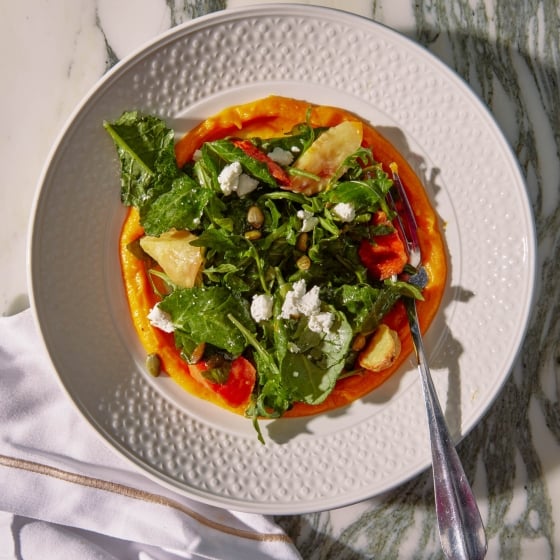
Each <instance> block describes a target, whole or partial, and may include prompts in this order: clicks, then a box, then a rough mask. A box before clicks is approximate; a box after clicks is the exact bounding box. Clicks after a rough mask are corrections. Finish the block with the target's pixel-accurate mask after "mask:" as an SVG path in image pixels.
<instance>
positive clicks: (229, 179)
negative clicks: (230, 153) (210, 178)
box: [218, 161, 242, 196]
mask: <svg viewBox="0 0 560 560" xmlns="http://www.w3.org/2000/svg"><path fill="white" fill-rule="evenodd" d="M241 172H242V168H241V164H240V163H239V162H238V161H234V162H233V163H230V164H229V165H226V166H225V167H224V168H223V169H222V170H221V171H220V174H219V175H218V183H220V189H222V192H223V193H224V194H225V195H226V196H228V195H230V194H231V193H232V192H233V191H235V190H237V185H238V183H239V176H240V175H241Z"/></svg>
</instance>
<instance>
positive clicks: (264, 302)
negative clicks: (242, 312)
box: [251, 294, 272, 323]
mask: <svg viewBox="0 0 560 560" xmlns="http://www.w3.org/2000/svg"><path fill="white" fill-rule="evenodd" d="M251 316H252V317H253V319H254V320H255V321H256V322H257V323H260V322H261V321H266V320H267V319H270V318H271V317H272V297H271V296H269V295H266V294H255V295H254V296H253V300H252V302H251Z"/></svg>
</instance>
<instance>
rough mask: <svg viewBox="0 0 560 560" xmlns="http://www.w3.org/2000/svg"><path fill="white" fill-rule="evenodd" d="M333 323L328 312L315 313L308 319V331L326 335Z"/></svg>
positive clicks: (331, 316)
mask: <svg viewBox="0 0 560 560" xmlns="http://www.w3.org/2000/svg"><path fill="white" fill-rule="evenodd" d="M333 321H334V315H333V314H332V313H331V312H330V311H325V312H323V313H316V314H314V315H311V317H309V323H308V326H309V330H310V331H313V332H316V333H324V334H327V333H328V332H329V331H330V329H331V326H332V324H333Z"/></svg>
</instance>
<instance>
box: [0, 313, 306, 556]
mask: <svg viewBox="0 0 560 560" xmlns="http://www.w3.org/2000/svg"><path fill="white" fill-rule="evenodd" d="M0 511H4V512H8V513H9V514H10V518H9V521H6V514H3V516H2V518H1V519H0V548H2V551H1V552H0V559H2V560H4V559H6V558H11V556H5V555H6V554H8V553H10V552H11V553H13V556H12V557H13V558H16V557H17V558H23V559H24V560H34V559H35V558H37V559H41V560H50V559H57V560H58V559H60V558H80V559H81V560H89V559H92V560H93V559H95V560H108V559H112V560H113V559H118V560H128V559H138V560H148V559H154V560H156V559H157V560H168V559H179V558H181V559H182V558H188V559H191V558H218V559H228V560H229V559H231V560H236V559H239V560H251V559H259V560H262V559H273V558H277V559H282V560H290V559H292V558H300V555H299V553H298V552H297V550H296V549H295V547H294V545H293V544H292V542H291V541H290V539H289V538H288V537H287V536H286V535H285V534H284V533H283V532H282V530H281V529H280V528H279V527H278V526H277V525H276V524H275V523H274V522H273V520H272V519H270V518H268V517H265V516H261V515H255V514H246V513H239V512H233V511H226V510H221V509H219V508H214V507H210V506H206V505H203V504H199V503H197V502H194V501H192V500H189V499H187V498H184V497H182V496H180V495H178V494H176V493H174V492H172V491H170V490H168V489H166V488H163V487H160V486H159V485H158V484H157V483H155V482H153V481H152V480H151V479H148V478H147V477H145V476H143V475H142V474H141V473H140V472H138V471H136V470H134V469H133V467H132V466H131V465H130V464H129V463H128V462H127V461H125V459H123V458H122V457H121V456H120V455H118V454H117V453H116V452H114V451H113V450H112V449H111V448H110V447H109V446H108V444H106V443H105V442H104V441H102V440H101V438H100V437H99V436H98V434H97V433H96V432H95V431H94V430H93V428H92V427H91V426H90V425H89V424H88V423H87V422H86V421H85V420H84V419H83V418H82V417H81V415H80V414H79V413H78V412H77V410H76V409H75V408H74V405H73V404H72V403H71V402H70V400H69V399H68V397H67V396H66V394H65V393H64V391H63V389H62V388H61V386H60V385H59V383H58V380H57V378H56V374H55V372H54V371H53V369H52V366H51V364H50V361H49V359H48V356H47V355H46V351H45V350H44V348H43V345H42V341H41V339H40V336H39V334H38V331H37V328H36V325H35V323H34V318H33V315H32V313H31V311H30V310H26V311H24V312H22V313H20V314H18V315H16V316H13V317H1V318H0ZM8 533H9V534H8ZM2 539H3V541H4V542H2ZM6 539H9V541H10V542H6ZM8 549H10V550H9V551H8Z"/></svg>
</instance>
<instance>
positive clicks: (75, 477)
mask: <svg viewBox="0 0 560 560" xmlns="http://www.w3.org/2000/svg"><path fill="white" fill-rule="evenodd" d="M0 465H2V466H5V467H11V468H16V469H22V470H25V471H28V472H33V473H37V474H42V475H45V476H50V477H52V478H57V479H59V480H64V481H65V482H70V483H72V484H80V485H82V486H87V487H89V488H95V489H97V490H103V491H105V492H112V493H113V494H121V495H123V496H126V497H128V498H133V499H135V500H142V501H144V502H151V503H154V504H158V505H162V506H167V507H170V508H173V509H175V510H177V511H180V512H181V513H184V514H185V515H188V516H189V517H192V518H193V519H194V520H196V521H198V522H199V523H201V524H203V525H206V526H207V527H210V528H212V529H215V530H217V531H221V532H223V533H227V534H230V535H234V536H236V537H240V538H244V539H250V540H254V541H281V542H291V539H290V538H289V537H288V536H287V535H284V534H275V533H265V534H261V533H253V532H250V531H244V530H242V529H234V528H233V527H228V526H227V525H223V524H221V523H217V522H215V521H212V520H211V519H208V518H207V517H204V516H203V515H201V514H199V513H197V512H196V511H193V510H191V509H189V508H188V507H186V506H184V505H182V504H180V503H179V502H176V501H174V500H171V499H169V498H166V497H165V496H160V495H159V494H153V493H152V492H146V491H145V490H139V489H138V488H133V487H131V486H126V485H124V484H119V483H115V482H110V481H108V480H102V479H99V478H93V477H90V476H85V475H81V474H76V473H73V472H70V471H65V470H62V469H59V468H56V467H50V466H48V465H44V464H42V463H36V462H34V461H28V460H25V459H17V458H15V457H8V456H6V455H0Z"/></svg>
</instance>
